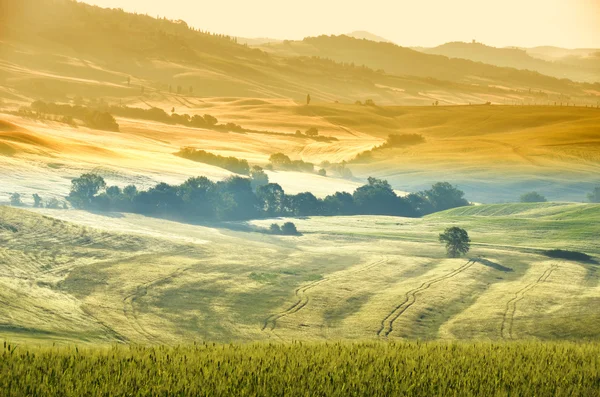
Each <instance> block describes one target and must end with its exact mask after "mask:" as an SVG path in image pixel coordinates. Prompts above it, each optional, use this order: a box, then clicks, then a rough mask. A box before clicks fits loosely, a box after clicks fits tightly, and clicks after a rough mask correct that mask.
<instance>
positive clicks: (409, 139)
mask: <svg viewBox="0 0 600 397" xmlns="http://www.w3.org/2000/svg"><path fill="white" fill-rule="evenodd" d="M421 143H425V138H424V137H423V135H421V134H391V135H388V137H387V139H386V140H385V142H384V143H382V144H381V145H379V146H375V147H374V148H373V149H371V150H366V151H364V152H361V153H359V154H357V155H356V157H354V159H352V160H351V162H353V163H360V162H366V161H369V160H371V159H372V158H373V154H374V153H375V152H376V151H379V150H384V149H392V148H401V147H406V146H412V145H419V144H421Z"/></svg>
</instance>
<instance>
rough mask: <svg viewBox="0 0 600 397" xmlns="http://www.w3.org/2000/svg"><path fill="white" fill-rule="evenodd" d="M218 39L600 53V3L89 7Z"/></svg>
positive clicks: (192, 2) (157, 2)
mask: <svg viewBox="0 0 600 397" xmlns="http://www.w3.org/2000/svg"><path fill="white" fill-rule="evenodd" d="M85 2H87V3H90V4H97V5H100V6H103V7H111V8H117V7H118V8H123V9H125V10H126V11H136V12H138V13H145V14H149V15H152V16H157V15H160V16H161V17H163V16H166V17H167V18H170V19H183V20H185V21H186V22H188V23H189V24H190V25H192V26H194V27H197V28H200V29H202V30H209V31H211V32H217V33H226V34H229V35H232V36H242V37H249V38H251V37H271V38H280V39H284V38H286V39H301V38H303V37H306V36H315V35H319V34H341V33H349V32H351V31H354V30H367V31H369V32H371V33H374V34H377V35H380V36H383V37H385V38H388V39H389V40H392V41H394V42H396V43H397V44H400V45H403V46H435V45H438V44H442V43H445V42H448V41H471V40H472V39H475V40H477V41H479V42H482V43H485V44H488V45H493V46H538V45H555V46H560V47H569V48H575V47H594V48H599V47H600V0H360V1H358V0H296V1H289V0H209V1H202V0H168V1H164V0H85Z"/></svg>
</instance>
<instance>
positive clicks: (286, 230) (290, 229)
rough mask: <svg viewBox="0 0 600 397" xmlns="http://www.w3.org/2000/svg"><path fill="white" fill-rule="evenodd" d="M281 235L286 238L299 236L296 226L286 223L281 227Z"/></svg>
mask: <svg viewBox="0 0 600 397" xmlns="http://www.w3.org/2000/svg"><path fill="white" fill-rule="evenodd" d="M281 234H283V235H286V236H295V235H297V234H298V229H296V225H294V224H293V223H292V222H286V223H284V224H283V226H281Z"/></svg>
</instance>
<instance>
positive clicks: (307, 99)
mask: <svg viewBox="0 0 600 397" xmlns="http://www.w3.org/2000/svg"><path fill="white" fill-rule="evenodd" d="M306 105H310V94H308V95H307V96H306Z"/></svg>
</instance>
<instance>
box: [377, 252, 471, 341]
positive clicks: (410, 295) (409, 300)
mask: <svg viewBox="0 0 600 397" xmlns="http://www.w3.org/2000/svg"><path fill="white" fill-rule="evenodd" d="M474 263H475V261H474V260H469V261H468V262H467V263H465V264H463V265H462V266H461V267H459V268H458V269H455V270H453V271H451V272H450V273H448V274H446V275H444V276H441V277H438V278H435V279H433V280H430V281H426V282H424V283H423V284H421V285H420V286H419V287H417V288H415V289H412V290H410V291H408V292H407V293H406V295H405V299H404V302H402V303H401V304H399V305H398V306H396V307H395V308H394V310H392V311H391V312H390V313H388V315H387V316H385V318H384V319H383V320H381V327H380V328H379V330H378V331H377V336H382V334H383V336H385V337H387V336H389V335H390V334H391V333H392V332H393V331H394V322H395V321H396V320H397V319H398V318H399V317H400V316H401V315H402V314H404V312H406V311H407V310H408V309H409V308H410V307H411V306H412V305H414V304H415V302H416V301H417V294H418V293H420V292H423V291H425V290H426V289H428V288H429V287H431V286H432V285H433V284H437V283H439V282H442V281H444V280H447V279H449V278H452V277H454V276H456V275H458V274H460V273H462V272H463V271H465V270H467V269H468V268H469V267H471V266H472V265H473V264H474Z"/></svg>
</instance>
